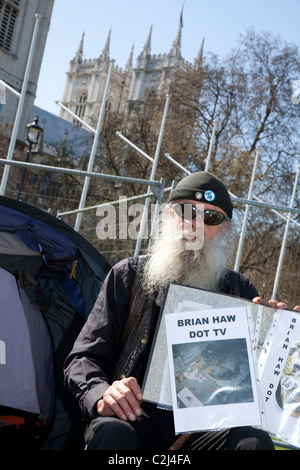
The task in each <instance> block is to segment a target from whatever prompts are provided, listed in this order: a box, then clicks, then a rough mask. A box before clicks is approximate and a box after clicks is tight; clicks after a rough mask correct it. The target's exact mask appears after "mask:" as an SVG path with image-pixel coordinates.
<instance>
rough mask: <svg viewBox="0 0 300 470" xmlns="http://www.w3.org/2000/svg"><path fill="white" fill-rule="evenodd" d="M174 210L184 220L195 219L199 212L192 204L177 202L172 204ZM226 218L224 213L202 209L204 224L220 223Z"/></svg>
mask: <svg viewBox="0 0 300 470" xmlns="http://www.w3.org/2000/svg"><path fill="white" fill-rule="evenodd" d="M173 208H174V211H175V212H176V214H177V215H179V217H181V218H182V219H185V220H193V219H195V217H196V215H197V213H200V211H199V210H197V209H196V207H194V206H193V205H192V204H183V203H177V204H174V205H173ZM225 220H226V217H225V215H224V214H222V213H221V212H219V211H213V210H206V211H204V223H205V225H220V224H221V223H222V222H224V221H225Z"/></svg>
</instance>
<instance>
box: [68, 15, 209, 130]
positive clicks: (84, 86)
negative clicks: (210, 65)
mask: <svg viewBox="0 0 300 470" xmlns="http://www.w3.org/2000/svg"><path fill="white" fill-rule="evenodd" d="M182 28H183V22H182V12H181V15H180V21H179V26H178V30H177V35H176V38H175V40H174V41H173V44H172V47H171V49H170V52H169V53H167V54H158V55H156V54H154V55H151V37H152V26H151V28H150V31H149V34H148V37H147V40H146V43H145V45H144V48H143V50H142V51H141V53H140V54H139V56H138V57H137V61H136V65H135V67H134V68H133V66H132V61H133V48H132V50H131V52H130V54H129V58H128V62H127V64H126V67H125V70H124V71H123V70H122V69H121V68H119V67H118V66H114V69H113V72H112V77H111V82H110V88H109V94H108V98H107V102H106V109H107V110H109V111H112V112H117V113H120V114H123V113H125V111H126V108H127V104H128V103H134V102H137V101H142V100H143V98H144V97H145V95H146V93H147V92H148V91H149V90H150V89H151V88H154V89H155V90H156V92H157V93H162V94H165V93H166V92H167V91H168V88H169V83H170V82H171V81H172V78H173V74H174V71H176V70H180V71H182V72H185V71H191V70H193V69H194V70H198V69H199V67H201V64H202V55H203V43H202V45H201V48H200V51H199V54H198V56H197V58H196V60H195V63H194V64H191V63H189V62H188V61H186V60H185V59H183V58H182V56H181V35H182ZM110 35H111V32H109V34H108V38H107V41H106V44H105V46H104V48H103V51H102V53H101V55H100V56H99V58H97V59H94V60H91V59H89V60H83V59H82V57H83V43H84V34H83V36H82V39H81V41H80V44H79V47H78V50H77V52H76V55H75V57H74V59H73V60H72V61H71V62H70V66H69V70H68V72H67V79H66V84H65V89H64V94H63V98H62V104H63V105H64V106H65V107H67V108H68V109H70V111H72V113H74V114H76V115H77V116H78V117H80V118H81V119H83V120H84V121H85V122H87V123H88V124H92V123H93V124H95V122H96V120H97V117H98V115H99V112H100V107H101V103H102V99H103V94H104V89H105V84H106V79H107V75H108V70H109V62H110V50H109V48H110ZM60 116H61V117H62V118H64V119H67V120H69V121H70V120H71V121H74V122H77V123H78V121H77V120H76V119H75V118H74V117H72V115H71V114H70V113H68V112H67V111H65V110H64V109H63V108H61V109H60Z"/></svg>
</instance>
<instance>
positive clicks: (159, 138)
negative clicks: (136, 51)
mask: <svg viewBox="0 0 300 470" xmlns="http://www.w3.org/2000/svg"><path fill="white" fill-rule="evenodd" d="M170 97H171V95H169V94H167V99H166V104H165V109H164V114H163V119H162V123H161V127H160V132H159V137H158V141H157V146H156V151H155V156H154V160H153V164H152V170H151V176H150V179H151V180H154V178H155V173H156V168H157V163H158V158H159V153H160V147H161V142H162V136H163V133H164V128H165V123H166V119H167V114H168V108H169V102H170ZM148 194H150V188H148ZM149 204H150V198H147V199H146V201H145V206H144V210H143V215H142V220H141V224H140V230H139V234H138V238H137V241H136V247H135V253H134V255H135V256H137V255H138V254H139V252H140V247H141V243H142V238H143V234H144V229H145V226H146V223H147V217H148V209H149Z"/></svg>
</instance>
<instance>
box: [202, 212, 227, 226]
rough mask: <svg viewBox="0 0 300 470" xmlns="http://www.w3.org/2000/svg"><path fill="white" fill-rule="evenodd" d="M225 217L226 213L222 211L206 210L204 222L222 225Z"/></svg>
mask: <svg viewBox="0 0 300 470" xmlns="http://www.w3.org/2000/svg"><path fill="white" fill-rule="evenodd" d="M225 219H226V217H225V215H224V214H222V213H221V212H218V211H204V223H205V224H206V225H220V224H221V223H222V222H224V220H225Z"/></svg>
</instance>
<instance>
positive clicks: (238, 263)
mask: <svg viewBox="0 0 300 470" xmlns="http://www.w3.org/2000/svg"><path fill="white" fill-rule="evenodd" d="M257 164H258V150H255V160H254V165H253V170H252V177H251V182H250V186H249V190H248V200H249V201H250V200H251V199H252V192H253V186H254V181H255V173H256V168H257ZM248 212H249V205H248V204H247V205H246V208H245V213H244V219H243V224H242V229H241V234H240V239H239V246H238V250H237V254H236V258H235V265H234V269H235V271H238V270H239V267H240V261H241V256H242V251H243V245H244V239H245V233H246V225H247V220H248Z"/></svg>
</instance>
